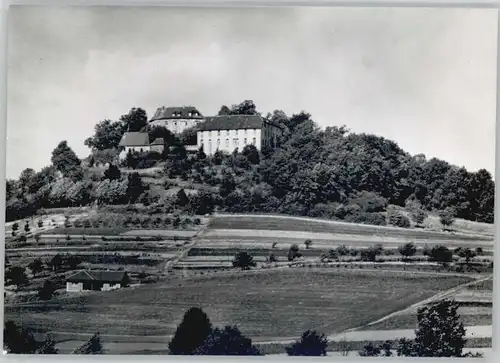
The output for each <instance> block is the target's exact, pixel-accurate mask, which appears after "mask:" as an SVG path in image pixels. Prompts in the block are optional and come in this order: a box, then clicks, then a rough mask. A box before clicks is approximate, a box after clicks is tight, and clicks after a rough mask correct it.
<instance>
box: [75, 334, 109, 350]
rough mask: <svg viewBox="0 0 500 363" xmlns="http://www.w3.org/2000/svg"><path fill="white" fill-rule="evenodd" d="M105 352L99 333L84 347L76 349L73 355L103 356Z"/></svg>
mask: <svg viewBox="0 0 500 363" xmlns="http://www.w3.org/2000/svg"><path fill="white" fill-rule="evenodd" d="M103 353H104V350H103V348H102V343H101V337H100V336H99V333H95V334H94V335H93V336H92V338H90V339H89V341H88V342H86V343H85V344H83V345H82V346H80V347H78V348H76V349H75V350H74V351H73V354H103Z"/></svg>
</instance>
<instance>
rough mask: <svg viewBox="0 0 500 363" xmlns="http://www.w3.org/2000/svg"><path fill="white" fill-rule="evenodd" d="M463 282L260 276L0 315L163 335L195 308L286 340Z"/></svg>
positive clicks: (65, 326) (73, 327)
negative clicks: (307, 331) (309, 330)
mask: <svg viewBox="0 0 500 363" xmlns="http://www.w3.org/2000/svg"><path fill="white" fill-rule="evenodd" d="M468 281H469V278H467V277H450V276H447V277H445V276H438V275H418V276H417V275H411V274H405V273H394V272H365V271H336V272H331V271H327V270H307V269H305V270H302V269H300V270H282V271H273V272H271V271H268V272H265V273H257V274H245V275H239V276H236V275H233V276H218V277H209V278H207V277H204V278H195V279H190V280H184V281H182V280H176V281H171V282H170V283H166V284H162V285H150V286H142V287H138V288H135V289H124V290H118V291H114V292H108V293H99V294H92V295H89V296H87V297H86V300H87V302H86V303H85V305H84V306H83V307H82V306H80V308H77V307H76V305H75V303H62V304H61V306H60V308H59V309H57V310H54V309H53V308H52V309H51V310H52V311H40V310H41V309H40V307H38V308H29V307H23V308H19V307H17V308H16V307H13V308H10V307H7V308H6V311H5V315H6V319H15V320H17V321H22V322H23V323H24V324H27V325H29V326H32V327H38V328H40V329H43V330H49V331H50V330H52V331H61V332H88V333H92V332H95V331H99V332H100V333H101V334H117V335H127V334H130V335H169V334H172V333H173V332H174V331H175V328H176V326H177V324H178V323H179V322H180V320H181V319H182V316H183V314H184V312H185V311H186V310H187V309H188V308H190V307H192V306H200V307H202V308H203V309H204V310H205V311H206V313H207V314H208V316H209V317H210V319H211V320H212V322H213V323H214V324H215V325H224V324H237V325H238V326H239V327H240V329H241V330H242V331H243V332H244V334H246V335H248V336H250V337H254V338H263V339H273V338H277V339H279V338H288V337H292V338H293V337H296V336H299V335H300V334H301V333H302V332H303V331H305V330H307V329H318V330H320V331H324V332H325V333H329V334H330V333H336V332H340V331H343V330H345V329H348V328H352V327H355V326H360V325H363V324H366V323H369V322H371V321H373V320H376V319H378V318H381V317H383V316H385V315H387V314H389V313H391V312H394V311H398V310H400V309H403V308H405V307H407V306H408V305H411V304H413V303H416V302H418V301H421V300H423V299H425V298H427V297H430V296H432V295H434V294H436V293H438V292H440V291H442V290H446V289H449V288H451V287H453V286H456V285H458V284H461V283H465V282H468ZM37 310H38V311H37Z"/></svg>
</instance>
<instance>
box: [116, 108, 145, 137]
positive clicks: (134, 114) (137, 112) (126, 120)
mask: <svg viewBox="0 0 500 363" xmlns="http://www.w3.org/2000/svg"><path fill="white" fill-rule="evenodd" d="M120 121H121V122H123V125H124V129H125V131H128V132H138V131H141V130H142V129H143V128H144V127H145V126H146V125H147V124H148V116H147V114H146V111H144V110H143V109H142V108H136V107H134V108H132V109H130V111H129V112H128V113H127V114H126V115H122V116H121V117H120Z"/></svg>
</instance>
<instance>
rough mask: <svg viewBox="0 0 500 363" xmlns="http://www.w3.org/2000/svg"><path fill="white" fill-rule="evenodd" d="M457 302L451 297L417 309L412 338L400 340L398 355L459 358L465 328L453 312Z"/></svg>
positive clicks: (455, 310)
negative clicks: (416, 321)
mask: <svg viewBox="0 0 500 363" xmlns="http://www.w3.org/2000/svg"><path fill="white" fill-rule="evenodd" d="M457 310H458V304H457V303H456V302H454V301H451V300H441V301H439V302H438V303H436V304H434V305H431V306H426V307H423V308H420V309H419V310H418V314H417V317H418V328H417V330H416V331H415V334H416V337H415V340H413V341H411V340H408V339H402V340H400V341H399V345H398V355H400V356H417V357H462V356H464V354H463V348H464V346H465V343H466V339H465V328H464V325H463V323H462V322H461V321H460V318H459V315H458V313H457Z"/></svg>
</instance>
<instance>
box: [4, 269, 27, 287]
mask: <svg viewBox="0 0 500 363" xmlns="http://www.w3.org/2000/svg"><path fill="white" fill-rule="evenodd" d="M5 279H6V280H7V284H8V285H16V286H17V288H19V287H21V286H26V285H28V277H27V276H26V271H25V268H24V267H20V266H12V267H10V268H9V269H8V270H7V271H6V272H5Z"/></svg>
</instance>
